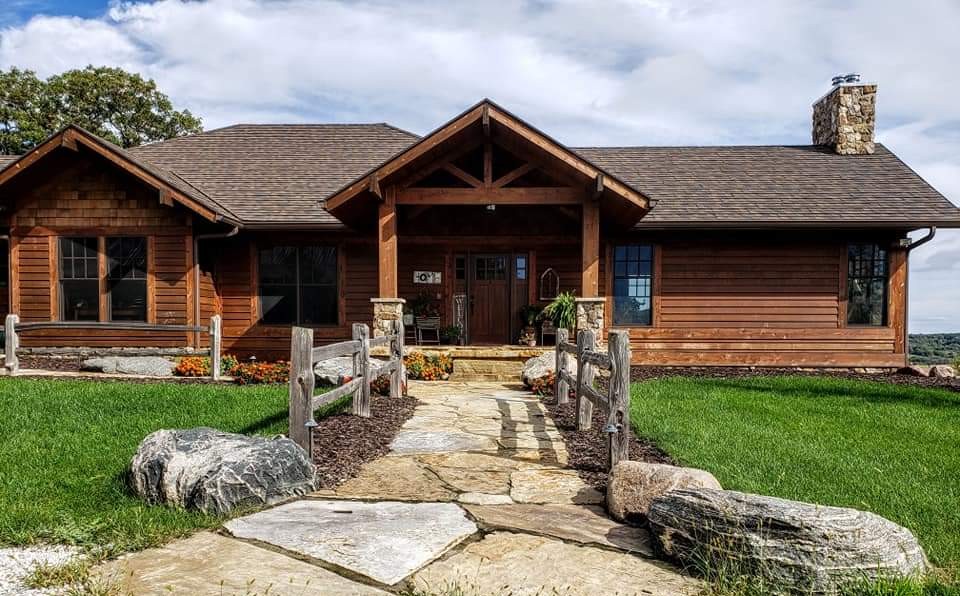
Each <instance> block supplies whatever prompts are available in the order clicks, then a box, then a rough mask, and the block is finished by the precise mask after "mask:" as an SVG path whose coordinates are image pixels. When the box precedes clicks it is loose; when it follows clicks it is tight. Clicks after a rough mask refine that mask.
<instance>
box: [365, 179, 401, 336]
mask: <svg viewBox="0 0 960 596" xmlns="http://www.w3.org/2000/svg"><path fill="white" fill-rule="evenodd" d="M377 253H378V255H379V260H378V263H379V264H378V275H377V277H378V289H379V295H378V296H377V297H374V298H371V299H370V301H371V302H373V336H374V337H381V336H384V335H390V334H392V333H393V332H394V331H393V329H394V321H401V320H402V319H403V304H404V300H403V298H400V297H399V295H398V294H399V293H398V290H397V188H396V187H395V186H389V187H387V188H386V189H385V192H384V196H383V202H382V203H380V206H379V207H378V209H377Z"/></svg>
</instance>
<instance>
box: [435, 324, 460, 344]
mask: <svg viewBox="0 0 960 596" xmlns="http://www.w3.org/2000/svg"><path fill="white" fill-rule="evenodd" d="M462 334H463V330H462V329H460V325H447V326H446V327H444V328H443V329H441V330H440V341H442V342H443V343H446V344H450V345H454V346H455V345H457V344H459V343H460V336H461V335H462Z"/></svg>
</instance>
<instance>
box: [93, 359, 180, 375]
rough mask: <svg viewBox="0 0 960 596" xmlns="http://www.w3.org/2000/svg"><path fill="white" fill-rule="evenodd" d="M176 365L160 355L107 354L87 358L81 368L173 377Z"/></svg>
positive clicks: (121, 373) (104, 371) (124, 373)
mask: <svg viewBox="0 0 960 596" xmlns="http://www.w3.org/2000/svg"><path fill="white" fill-rule="evenodd" d="M175 367H176V365H175V364H174V363H173V362H171V361H169V360H167V359H166V358H161V357H160V356H105V357H103V358H87V359H86V360H84V361H83V362H81V363H80V370H83V371H89V372H102V373H109V374H120V375H141V376H145V377H172V376H173V369H174V368H175Z"/></svg>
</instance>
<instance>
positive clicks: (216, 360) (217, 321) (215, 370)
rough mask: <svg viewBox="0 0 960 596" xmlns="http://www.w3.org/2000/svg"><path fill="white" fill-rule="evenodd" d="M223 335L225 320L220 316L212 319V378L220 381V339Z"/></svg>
mask: <svg viewBox="0 0 960 596" xmlns="http://www.w3.org/2000/svg"><path fill="white" fill-rule="evenodd" d="M222 334H223V319H222V318H221V317H220V315H213V316H212V317H210V378H212V379H213V380H214V381H219V380H220V373H221V371H220V338H221V336H222Z"/></svg>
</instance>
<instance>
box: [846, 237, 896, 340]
mask: <svg viewBox="0 0 960 596" xmlns="http://www.w3.org/2000/svg"><path fill="white" fill-rule="evenodd" d="M866 252H869V253H870V254H869V257H868V258H864V257H865V253H866ZM845 275H846V276H847V280H846V281H847V285H846V290H847V291H846V296H844V297H843V299H844V300H845V301H846V303H847V308H846V311H847V312H846V320H845V321H844V325H846V326H847V327H886V326H887V325H888V324H889V321H890V251H889V250H887V249H886V248H884V247H883V246H882V245H881V244H879V243H877V242H850V243H848V244H847V270H846V272H845ZM878 281H879V282H880V284H879V287H880V288H881V289H880V309H881V312H880V313H879V314H880V318H879V322H871V321H869V320H867V321H863V320H860V321H856V322H851V318H852V317H853V316H854V315H856V314H860V313H861V312H867V313H868V319H870V318H872V315H871V314H870V313H871V311H870V310H867V311H859V310H857V309H855V308H853V307H854V300H853V293H854V292H855V291H856V288H861V289H865V290H866V294H867V295H868V296H867V298H866V302H867V303H869V302H870V297H869V294H871V293H872V290H871V288H872V287H873V284H875V283H876V282H878Z"/></svg>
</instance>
